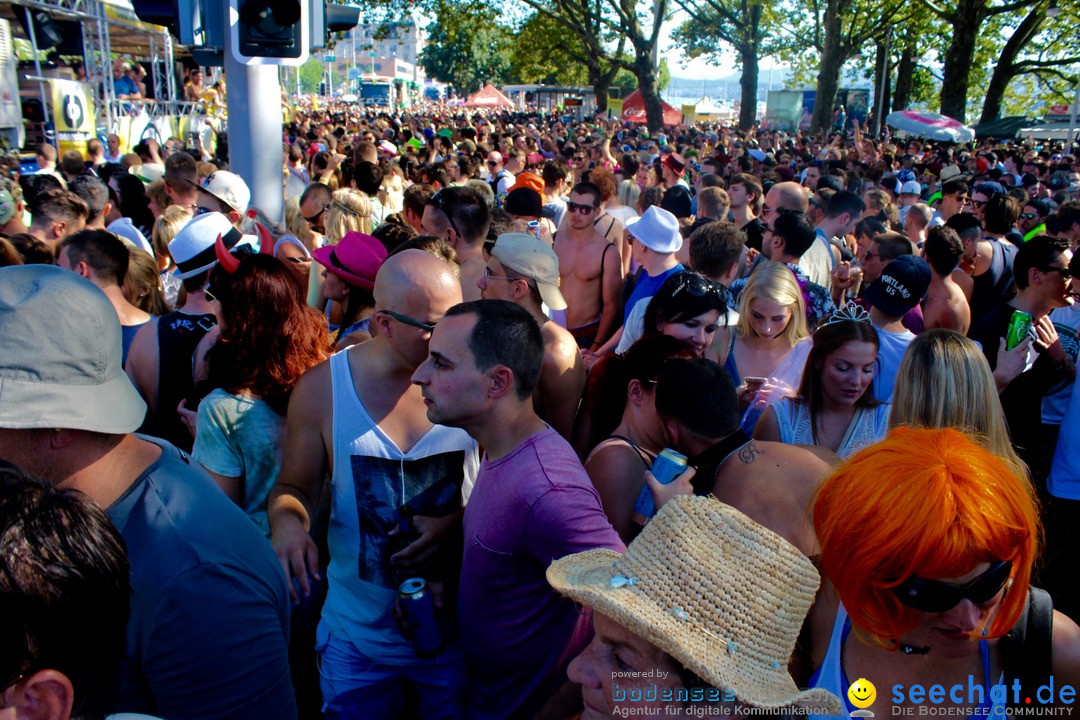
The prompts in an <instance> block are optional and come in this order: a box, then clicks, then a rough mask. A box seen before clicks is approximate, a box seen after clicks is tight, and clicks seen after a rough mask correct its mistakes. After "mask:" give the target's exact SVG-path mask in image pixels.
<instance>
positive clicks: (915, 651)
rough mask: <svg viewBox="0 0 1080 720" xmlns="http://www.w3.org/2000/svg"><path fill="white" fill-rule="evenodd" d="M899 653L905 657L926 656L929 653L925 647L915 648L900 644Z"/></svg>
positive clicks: (928, 649)
mask: <svg viewBox="0 0 1080 720" xmlns="http://www.w3.org/2000/svg"><path fill="white" fill-rule="evenodd" d="M900 652H902V653H904V654H905V655H926V654H928V653H929V652H930V648H929V647H927V646H925V645H922V646H919V647H916V646H915V645H907V644H905V643H900Z"/></svg>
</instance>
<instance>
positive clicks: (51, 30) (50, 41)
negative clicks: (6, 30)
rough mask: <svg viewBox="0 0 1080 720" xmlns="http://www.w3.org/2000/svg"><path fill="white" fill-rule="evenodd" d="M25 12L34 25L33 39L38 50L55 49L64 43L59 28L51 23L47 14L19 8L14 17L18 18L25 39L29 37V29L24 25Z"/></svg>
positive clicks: (41, 11)
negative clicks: (28, 14)
mask: <svg viewBox="0 0 1080 720" xmlns="http://www.w3.org/2000/svg"><path fill="white" fill-rule="evenodd" d="M27 12H29V13H30V18H31V20H32V22H33V23H34V37H35V39H36V40H37V46H38V49H39V50H46V49H48V48H52V47H56V46H57V45H59V44H60V43H62V42H63V41H64V36H63V34H62V33H61V32H60V28H58V27H57V26H56V23H55V22H53V19H52V17H51V16H50V15H49V13H47V12H45V11H44V10H31V9H29V8H24V7H19V8H16V9H15V16H16V17H18V18H19V24H21V25H22V27H23V32H25V33H26V36H27V37H30V28H29V27H28V26H27V24H26V13H27Z"/></svg>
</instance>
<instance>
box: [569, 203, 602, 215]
mask: <svg viewBox="0 0 1080 720" xmlns="http://www.w3.org/2000/svg"><path fill="white" fill-rule="evenodd" d="M566 209H567V210H569V211H570V212H575V213H578V214H580V215H588V214H589V213H591V212H592V211H593V210H595V209H596V206H595V205H582V204H580V203H576V202H567V203H566Z"/></svg>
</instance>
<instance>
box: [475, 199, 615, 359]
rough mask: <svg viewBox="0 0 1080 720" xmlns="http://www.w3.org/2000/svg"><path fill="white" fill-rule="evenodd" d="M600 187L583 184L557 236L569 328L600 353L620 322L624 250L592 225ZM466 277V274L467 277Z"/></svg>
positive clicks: (583, 345)
mask: <svg viewBox="0 0 1080 720" xmlns="http://www.w3.org/2000/svg"><path fill="white" fill-rule="evenodd" d="M600 202H601V194H600V189H599V188H598V187H596V186H595V185H593V184H592V183H578V184H577V185H575V186H574V187H573V189H572V190H571V191H570V200H569V202H567V203H566V215H567V221H566V222H564V223H563V227H562V229H561V230H560V231H559V232H558V234H557V235H556V236H555V254H556V255H557V256H558V257H559V276H560V279H561V281H562V282H561V288H562V294H563V296H564V297H565V298H566V305H567V307H566V323H565V326H566V328H567V329H568V330H569V331H570V333H571V334H572V335H573V336H574V337H575V338H576V339H577V344H578V347H580V348H581V349H583V350H590V351H596V350H597V349H599V348H600V346H602V345H603V344H604V342H605V341H606V340H607V339H608V338H610V337H611V335H612V333H614V332H615V329H616V328H617V327H618V326H619V320H620V318H619V309H618V306H619V295H620V293H621V291H622V281H623V273H622V262H621V260H622V258H621V256H620V255H619V248H618V247H617V246H616V245H613V244H612V243H609V242H608V241H607V240H606V239H605V238H604V236H603V235H601V234H600V233H598V232H597V231H596V229H595V228H594V227H593V221H594V220H595V219H596V215H597V212H598V211H599V208H600ZM462 279H463V280H464V277H463V278H462Z"/></svg>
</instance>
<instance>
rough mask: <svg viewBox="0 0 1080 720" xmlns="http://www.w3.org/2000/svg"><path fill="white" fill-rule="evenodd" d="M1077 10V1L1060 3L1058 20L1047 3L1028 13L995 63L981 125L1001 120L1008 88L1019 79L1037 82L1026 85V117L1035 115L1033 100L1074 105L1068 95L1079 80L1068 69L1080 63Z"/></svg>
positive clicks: (1079, 9) (1079, 12)
mask: <svg viewBox="0 0 1080 720" xmlns="http://www.w3.org/2000/svg"><path fill="white" fill-rule="evenodd" d="M1078 6H1080V3H1077V2H1076V0H1072V1H1071V2H1065V1H1063V2H1061V3H1060V4H1059V5H1058V10H1059V15H1058V16H1057V17H1055V18H1050V17H1049V15H1048V14H1047V13H1048V10H1049V7H1050V5H1049V2H1048V1H1047V0H1044V1H1043V2H1039V3H1037V4H1035V5H1033V6H1031V7H1030V8H1029V9H1028V13H1027V15H1025V16H1024V18H1023V19H1022V20H1021V21H1020V23H1019V24H1018V25H1017V26H1016V27H1015V29H1013V31H1012V33H1011V34H1010V35H1009V39H1008V40H1007V41H1006V42H1005V45H1004V47H1003V48H1002V50H1001V52H1000V54H999V55H998V59H997V62H996V63H994V70H993V74H992V75H991V76H990V82H989V84H988V85H987V86H986V99H985V100H984V101H983V106H982V116H981V118H980V120H979V122H990V121H992V120H996V119H998V118H999V117H1000V116H1001V111H1002V108H1003V106H1004V103H1005V97H1006V91H1007V90H1008V88H1009V84H1010V83H1011V82H1013V81H1014V80H1016V79H1018V78H1024V77H1030V78H1031V79H1032V80H1033V81H1034V82H1032V83H1028V84H1025V91H1026V92H1025V94H1026V95H1027V96H1028V99H1029V102H1028V103H1027V107H1024V108H1023V109H1022V110H1021V112H1022V113H1023V114H1030V113H1031V112H1032V107H1031V103H1030V100H1031V98H1032V96H1036V97H1037V96H1039V95H1045V96H1047V98H1046V99H1047V100H1048V101H1051V102H1052V101H1055V100H1058V101H1061V100H1064V101H1065V103H1066V104H1068V103H1069V102H1071V101H1070V100H1067V99H1066V94H1067V93H1068V92H1069V91H1070V90H1071V89H1072V88H1073V87H1075V85H1076V76H1075V75H1072V76H1070V75H1068V74H1066V73H1065V69H1066V68H1068V67H1069V66H1073V65H1075V64H1076V63H1080V53H1078V52H1077V49H1076V46H1075V43H1074V41H1073V38H1072V34H1071V32H1070V28H1074V27H1076V24H1077V22H1078V21H1080V7H1078ZM1066 87H1067V88H1068V89H1066ZM1040 90H1041V91H1042V92H1040Z"/></svg>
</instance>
